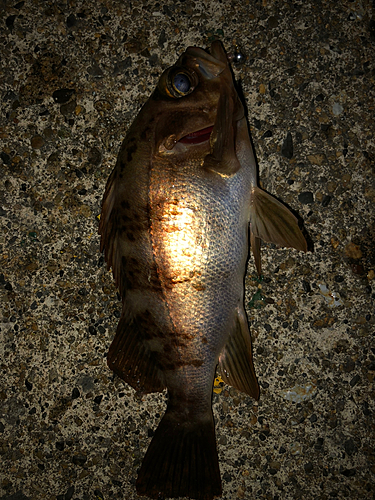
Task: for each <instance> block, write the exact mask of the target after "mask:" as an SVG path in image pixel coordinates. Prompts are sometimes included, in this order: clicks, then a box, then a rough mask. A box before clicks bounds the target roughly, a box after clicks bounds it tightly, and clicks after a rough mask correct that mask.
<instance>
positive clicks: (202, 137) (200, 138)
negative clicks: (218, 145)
mask: <svg viewBox="0 0 375 500" xmlns="http://www.w3.org/2000/svg"><path fill="white" fill-rule="evenodd" d="M213 128H214V127H213V126H211V127H207V128H202V130H197V131H196V132H192V133H191V134H188V135H185V136H184V137H182V138H181V139H180V140H179V142H182V143H183V144H200V143H201V142H205V141H208V140H209V138H210V135H211V132H212V129H213Z"/></svg>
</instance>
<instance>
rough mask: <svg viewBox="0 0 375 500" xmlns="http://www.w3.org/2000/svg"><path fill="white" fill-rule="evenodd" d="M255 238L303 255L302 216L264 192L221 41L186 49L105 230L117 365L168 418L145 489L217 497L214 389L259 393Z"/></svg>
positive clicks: (128, 166) (144, 127) (130, 139)
mask: <svg viewBox="0 0 375 500" xmlns="http://www.w3.org/2000/svg"><path fill="white" fill-rule="evenodd" d="M249 223H250V239H251V243H252V247H253V251H254V256H255V260H256V264H257V268H258V271H259V272H260V253H259V248H260V247H259V241H260V239H264V240H266V241H274V242H276V243H279V244H281V245H284V246H293V247H295V248H298V249H300V250H305V249H306V243H305V240H304V238H303V236H302V234H301V233H300V230H299V228H298V225H297V223H296V220H295V218H294V216H293V215H292V214H291V213H290V212H289V211H288V210H287V209H286V208H285V207H284V206H283V205H282V204H281V203H279V202H278V201H277V200H275V199H274V198H272V197H271V196H270V195H268V194H267V193H265V192H264V191H261V190H260V189H259V188H258V187H257V181H256V163H255V159H254V155H253V152H252V148H251V143H250V139H249V134H248V128H247V123H246V119H245V117H244V111H243V107H242V104H241V102H240V100H239V98H238V95H237V92H236V90H235V87H234V84H233V79H232V75H231V72H230V68H229V65H228V60H227V57H226V54H225V52H224V50H223V48H222V46H221V44H220V43H218V42H214V44H212V46H211V49H210V53H208V52H205V51H203V50H202V49H198V48H195V47H189V48H188V49H187V50H186V52H185V53H184V54H183V55H182V56H181V57H180V58H179V60H178V61H177V62H176V64H175V66H173V67H172V68H169V69H168V70H166V72H164V73H163V75H162V77H161V79H160V81H159V84H158V87H157V89H156V90H155V92H154V93H153V94H152V96H151V97H150V99H149V101H148V102H147V103H146V104H145V106H144V107H143V108H142V110H141V111H140V113H139V115H138V116H137V118H136V120H135V121H134V123H133V125H132V127H131V128H130V130H129V132H128V134H127V137H126V138H125V140H124V143H123V145H122V147H121V150H120V153H119V156H118V161H117V164H116V167H115V169H114V171H113V172H112V174H111V176H110V178H109V180H108V183H107V187H106V192H105V195H104V199H103V208H102V217H101V221H100V227H99V232H100V234H101V236H102V241H101V249H102V250H103V249H105V255H106V259H107V263H108V267H110V266H112V269H113V273H114V277H115V280H116V283H117V285H118V286H119V290H120V295H121V297H122V299H123V309H122V315H121V319H120V322H119V325H118V328H117V332H116V336H115V339H114V340H113V343H112V345H111V347H110V350H109V354H108V364H109V367H110V368H111V369H112V370H113V371H114V372H115V373H117V374H118V375H119V376H120V377H122V378H123V379H124V380H125V381H126V382H128V383H129V384H130V385H132V386H133V387H134V388H135V389H136V390H139V391H141V392H144V393H147V392H155V391H162V390H163V389H164V388H167V391H168V396H169V402H168V406H167V410H166V413H165V415H164V417H163V419H162V420H161V422H160V424H159V427H158V428H157V429H156V431H155V435H154V437H153V439H152V442H151V444H150V446H149V449H148V451H147V453H146V456H145V458H144V461H143V464H142V467H141V470H140V473H139V476H138V480H137V491H138V493H139V494H141V495H147V496H150V497H152V498H158V497H159V496H166V497H179V496H189V497H191V498H197V499H201V500H203V499H207V500H208V499H212V498H213V497H215V496H219V495H220V494H221V480H220V472H219V465H218V459H217V451H216V442H215V433H214V422H213V416H212V409H211V398H212V384H213V379H214V375H215V369H216V366H217V364H218V362H219V363H220V366H221V372H222V376H223V378H224V379H225V381H226V382H228V383H229V384H231V385H233V386H234V387H236V388H237V389H239V390H241V391H244V392H246V393H248V394H250V395H251V396H253V397H254V398H258V397H259V387H258V383H257V380H256V377H255V372H254V368H253V362H252V356H251V342H250V333H249V330H248V325H247V320H246V314H245V311H244V306H243V300H244V289H243V280H244V273H245V268H246V260H247V257H248V247H249Z"/></svg>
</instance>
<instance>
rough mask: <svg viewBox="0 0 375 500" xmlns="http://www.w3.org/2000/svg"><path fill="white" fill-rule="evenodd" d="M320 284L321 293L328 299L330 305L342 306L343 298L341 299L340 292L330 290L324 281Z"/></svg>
mask: <svg viewBox="0 0 375 500" xmlns="http://www.w3.org/2000/svg"><path fill="white" fill-rule="evenodd" d="M318 286H319V289H320V293H321V294H322V295H323V297H324V298H325V299H326V302H327V304H328V306H329V307H338V306H342V300H341V299H340V295H339V294H338V293H336V292H331V291H330V290H328V288H327V286H326V285H325V284H324V283H318Z"/></svg>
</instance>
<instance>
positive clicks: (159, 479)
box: [137, 408, 221, 500]
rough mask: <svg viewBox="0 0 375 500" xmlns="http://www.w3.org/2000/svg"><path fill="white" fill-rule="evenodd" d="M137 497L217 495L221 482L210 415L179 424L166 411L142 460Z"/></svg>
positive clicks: (204, 498)
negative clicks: (203, 418)
mask: <svg viewBox="0 0 375 500" xmlns="http://www.w3.org/2000/svg"><path fill="white" fill-rule="evenodd" d="M137 493H138V495H146V496H148V497H151V498H162V497H167V498H169V497H171V498H178V497H189V498H195V499H198V500H212V499H213V498H214V497H216V496H220V495H221V479H220V470H219V462H218V457H217V450H216V440H215V428H214V421H213V417H212V414H210V415H209V418H207V419H205V420H204V421H202V419H200V420H199V421H194V420H189V421H183V422H181V413H179V414H177V412H176V411H175V410H172V409H170V408H167V411H166V413H165V415H164V417H163V418H162V420H161V422H160V424H159V427H158V428H157V429H156V431H155V435H154V437H153V439H152V441H151V443H150V446H149V448H148V450H147V453H146V455H145V457H144V459H143V463H142V466H141V469H140V471H139V475H138V479H137Z"/></svg>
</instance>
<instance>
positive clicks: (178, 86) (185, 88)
mask: <svg viewBox="0 0 375 500" xmlns="http://www.w3.org/2000/svg"><path fill="white" fill-rule="evenodd" d="M172 85H173V88H174V89H175V90H176V92H178V93H179V94H182V95H186V94H187V93H188V92H189V90H190V87H191V82H190V78H189V77H188V76H187V75H186V74H185V73H177V74H176V75H174V76H173V80H172Z"/></svg>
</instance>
